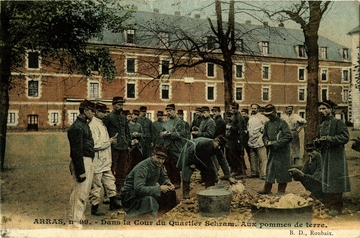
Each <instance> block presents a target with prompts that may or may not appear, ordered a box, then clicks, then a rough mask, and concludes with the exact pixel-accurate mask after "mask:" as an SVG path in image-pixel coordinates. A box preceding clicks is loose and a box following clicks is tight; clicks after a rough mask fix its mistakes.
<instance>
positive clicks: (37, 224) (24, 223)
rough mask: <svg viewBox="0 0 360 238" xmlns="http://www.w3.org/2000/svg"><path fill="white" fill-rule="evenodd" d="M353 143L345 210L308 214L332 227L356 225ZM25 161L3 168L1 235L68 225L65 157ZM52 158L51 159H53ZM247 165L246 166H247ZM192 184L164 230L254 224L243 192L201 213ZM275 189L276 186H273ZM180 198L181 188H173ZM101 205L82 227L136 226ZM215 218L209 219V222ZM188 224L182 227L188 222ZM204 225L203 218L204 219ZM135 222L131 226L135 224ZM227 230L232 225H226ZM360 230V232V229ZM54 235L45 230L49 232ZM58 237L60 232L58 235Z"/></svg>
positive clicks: (359, 223) (293, 187)
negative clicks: (215, 210)
mask: <svg viewBox="0 0 360 238" xmlns="http://www.w3.org/2000/svg"><path fill="white" fill-rule="evenodd" d="M349 131H350V134H351V138H356V137H358V136H360V131H352V130H351V129H350V128H349ZM351 144H352V142H349V143H348V144H347V145H346V152H347V159H348V161H347V162H348V167H349V176H350V182H351V192H349V193H345V194H344V203H345V210H344V214H343V215H340V216H338V217H335V218H331V217H321V216H320V217H319V216H314V215H313V217H312V220H311V222H312V223H316V224H323V225H324V226H326V227H327V228H331V229H335V230H336V229H340V230H341V229H350V230H354V232H358V233H359V230H360V172H359V171H360V152H356V151H354V150H352V149H351ZM28 159H29V160H30V161H29V162H28V163H26V164H24V165H20V164H17V165H14V164H12V165H11V166H8V168H7V169H6V170H5V171H4V172H2V173H1V203H0V205H1V232H2V237H9V236H11V232H12V231H19V230H20V231H21V230H33V229H41V230H43V229H66V227H67V225H68V221H67V211H68V200H69V195H70V190H71V176H70V173H69V170H68V163H69V160H64V159H59V158H56V156H52V157H50V158H49V160H47V161H46V162H38V161H37V162H36V163H31V155H29V158H28ZM52 160H53V161H52ZM248 167H249V166H248ZM193 180H194V181H193V182H192V184H191V187H192V190H191V192H190V195H191V199H190V201H186V202H185V201H183V200H180V204H179V205H178V206H177V207H176V208H175V209H173V211H171V212H169V213H168V214H166V215H164V216H163V217H161V218H160V219H159V220H158V222H159V223H161V225H164V226H165V227H166V228H167V229H176V228H179V229H184V227H183V226H181V225H179V226H176V225H175V224H174V223H171V224H170V223H169V220H172V221H183V222H185V221H189V222H190V223H191V222H193V223H194V222H205V221H207V222H208V224H210V225H209V226H206V227H205V226H202V227H201V229H217V228H219V227H218V226H219V224H220V225H225V224H228V225H229V224H235V226H237V228H241V229H242V228H244V229H247V228H249V229H252V228H253V229H257V228H255V227H249V226H245V227H243V226H242V225H244V223H243V222H250V223H251V222H253V221H254V220H253V216H252V212H251V210H250V207H249V206H247V205H246V203H245V201H244V199H245V197H238V200H237V201H233V203H232V208H231V212H230V215H228V216H224V217H220V218H204V217H202V216H201V214H200V213H199V209H198V205H197V198H196V193H197V192H198V191H200V190H202V189H204V187H203V186H201V184H200V183H199V181H198V174H197V173H195V174H194V179H193ZM242 183H244V185H245V187H246V194H254V193H256V191H257V190H259V189H261V188H262V187H263V184H264V181H263V180H261V179H258V178H247V179H244V180H243V181H242ZM220 184H223V185H225V186H228V182H226V181H221V182H220ZM273 192H276V189H275V188H273ZM287 193H294V194H307V193H308V192H307V191H305V190H304V188H303V187H302V185H301V184H300V183H299V182H291V183H289V185H288V188H287ZM177 194H178V197H179V198H181V189H179V190H177ZM100 209H101V210H102V211H107V214H106V215H105V216H104V217H95V216H92V215H91V214H90V206H89V205H88V206H87V210H86V213H85V216H86V220H84V229H85V230H126V229H134V224H130V225H127V224H126V222H124V221H123V220H124V212H123V211H119V212H110V211H109V209H108V205H105V204H101V206H100ZM211 222H213V223H211ZM190 223H188V224H187V225H186V226H187V227H185V228H197V227H189V224H190ZM202 224H205V223H202ZM140 225H141V228H142V229H153V227H154V224H153V225H149V224H140ZM138 228H139V226H136V227H135V229H138ZM227 229H231V228H229V227H227ZM358 235H360V234H358ZM50 236H51V237H56V236H57V235H54V234H52V235H49V237H50ZM59 236H60V235H59Z"/></svg>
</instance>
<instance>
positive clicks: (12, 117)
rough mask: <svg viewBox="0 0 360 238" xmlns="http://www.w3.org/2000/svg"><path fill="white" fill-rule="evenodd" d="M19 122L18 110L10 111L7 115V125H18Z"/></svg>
mask: <svg viewBox="0 0 360 238" xmlns="http://www.w3.org/2000/svg"><path fill="white" fill-rule="evenodd" d="M17 124H18V112H15V111H9V112H8V116H7V126H16V125H17Z"/></svg>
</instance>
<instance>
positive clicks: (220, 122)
mask: <svg viewBox="0 0 360 238" xmlns="http://www.w3.org/2000/svg"><path fill="white" fill-rule="evenodd" d="M211 111H212V113H213V114H214V121H215V134H214V137H218V136H219V135H225V130H226V123H225V121H224V119H223V118H222V117H221V109H220V107H213V108H212V109H211Z"/></svg>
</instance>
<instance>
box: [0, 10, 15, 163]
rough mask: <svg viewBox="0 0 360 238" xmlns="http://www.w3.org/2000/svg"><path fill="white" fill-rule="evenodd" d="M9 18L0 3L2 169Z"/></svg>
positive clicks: (0, 153)
mask: <svg viewBox="0 0 360 238" xmlns="http://www.w3.org/2000/svg"><path fill="white" fill-rule="evenodd" d="M8 26H9V18H8V17H7V14H6V13H5V4H4V3H1V32H0V37H1V41H2V42H3V44H2V45H0V57H1V59H0V80H1V81H0V82H1V83H0V102H1V110H0V156H1V158H0V163H1V164H0V169H1V170H3V169H4V163H5V148H6V131H7V116H8V111H9V86H10V75H11V49H12V47H11V46H10V44H9V42H10V40H9V36H10V34H9V32H8V31H7V29H8Z"/></svg>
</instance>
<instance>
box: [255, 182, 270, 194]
mask: <svg viewBox="0 0 360 238" xmlns="http://www.w3.org/2000/svg"><path fill="white" fill-rule="evenodd" d="M271 188H272V183H268V182H265V185H264V189H263V190H260V191H258V193H259V194H269V193H271Z"/></svg>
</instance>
